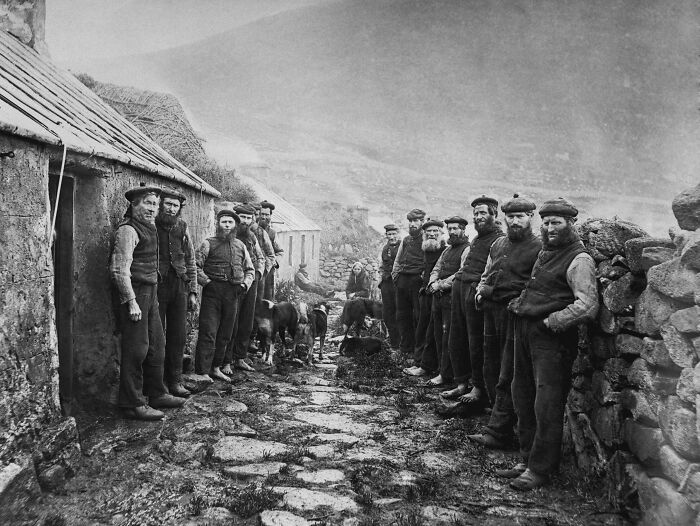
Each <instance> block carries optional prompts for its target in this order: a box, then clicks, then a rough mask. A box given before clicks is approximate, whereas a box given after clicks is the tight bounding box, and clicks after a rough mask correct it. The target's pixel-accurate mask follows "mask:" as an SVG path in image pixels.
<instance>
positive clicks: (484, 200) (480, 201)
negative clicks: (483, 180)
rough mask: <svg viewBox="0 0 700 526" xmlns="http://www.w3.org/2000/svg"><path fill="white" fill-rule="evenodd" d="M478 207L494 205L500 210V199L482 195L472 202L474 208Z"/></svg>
mask: <svg viewBox="0 0 700 526" xmlns="http://www.w3.org/2000/svg"><path fill="white" fill-rule="evenodd" d="M477 205H492V206H494V207H496V208H498V199H496V198H494V197H488V196H486V195H484V194H481V195H480V196H479V197H477V198H476V199H474V200H473V201H472V208H474V207H476V206H477Z"/></svg>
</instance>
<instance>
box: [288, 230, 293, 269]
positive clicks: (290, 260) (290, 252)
mask: <svg viewBox="0 0 700 526" xmlns="http://www.w3.org/2000/svg"><path fill="white" fill-rule="evenodd" d="M293 242H294V238H293V237H292V236H289V250H288V251H287V253H288V254H289V266H290V267H291V266H292V265H293V264H294V263H293V261H292V247H293V246H294V245H293Z"/></svg>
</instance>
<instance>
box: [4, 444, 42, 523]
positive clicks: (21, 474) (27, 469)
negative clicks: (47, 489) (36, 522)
mask: <svg viewBox="0 0 700 526" xmlns="http://www.w3.org/2000/svg"><path fill="white" fill-rule="evenodd" d="M40 494H41V489H40V488H39V482H38V480H37V476H36V471H35V470H34V462H33V461H32V459H31V458H30V457H29V456H25V457H21V458H19V459H18V460H16V461H15V462H11V463H9V464H7V465H6V466H3V467H1V468H0V516H6V517H12V516H13V515H15V514H19V513H21V512H22V511H23V510H25V509H26V508H27V505H28V504H29V503H30V502H32V501H33V500H34V499H36V498H37V497H38V496H39V495H40Z"/></svg>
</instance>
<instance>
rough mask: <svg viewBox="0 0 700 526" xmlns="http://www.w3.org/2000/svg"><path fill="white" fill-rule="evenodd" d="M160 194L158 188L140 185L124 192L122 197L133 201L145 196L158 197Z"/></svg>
mask: <svg viewBox="0 0 700 526" xmlns="http://www.w3.org/2000/svg"><path fill="white" fill-rule="evenodd" d="M160 193H161V189H160V187H158V186H146V184H145V183H141V184H140V185H139V186H134V187H133V188H129V189H128V190H127V191H126V192H124V197H126V198H127V200H128V201H133V200H134V199H136V198H137V197H140V196H142V195H146V194H156V195H157V196H158V197H160Z"/></svg>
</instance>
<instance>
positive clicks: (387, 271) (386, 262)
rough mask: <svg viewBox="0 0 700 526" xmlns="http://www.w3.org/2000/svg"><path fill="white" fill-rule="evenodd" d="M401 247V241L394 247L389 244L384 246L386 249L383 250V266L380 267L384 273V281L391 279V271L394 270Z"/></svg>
mask: <svg viewBox="0 0 700 526" xmlns="http://www.w3.org/2000/svg"><path fill="white" fill-rule="evenodd" d="M400 245H401V242H400V241H399V242H397V243H396V244H394V245H392V244H391V243H389V242H387V244H386V245H384V248H382V254H381V259H382V264H381V266H380V267H379V270H380V272H381V273H382V281H384V280H387V279H391V269H393V268H394V261H395V260H396V254H397V253H398V251H399V246H400Z"/></svg>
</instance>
